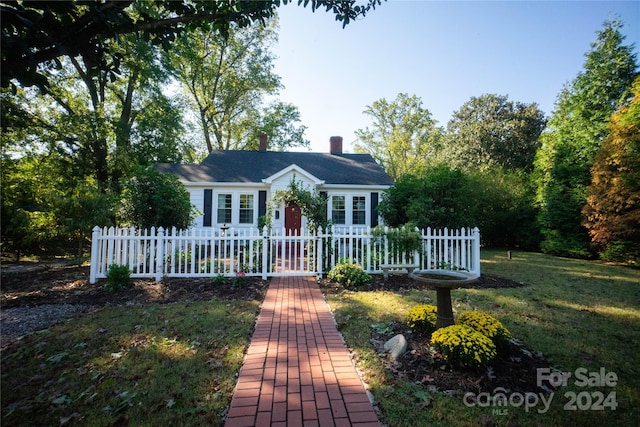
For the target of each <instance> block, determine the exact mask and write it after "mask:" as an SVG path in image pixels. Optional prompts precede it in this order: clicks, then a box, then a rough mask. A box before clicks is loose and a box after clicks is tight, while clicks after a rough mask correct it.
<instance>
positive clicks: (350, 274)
mask: <svg viewBox="0 0 640 427" xmlns="http://www.w3.org/2000/svg"><path fill="white" fill-rule="evenodd" d="M327 278H328V279H329V280H331V281H332V282H336V283H338V284H340V285H342V286H344V287H345V288H360V287H362V286H365V285H366V284H368V283H369V282H371V279H372V277H371V276H369V275H368V274H367V273H365V272H364V270H363V269H362V267H360V266H358V265H356V264H347V263H344V264H337V265H336V266H335V267H333V268H332V269H331V271H329V274H327Z"/></svg>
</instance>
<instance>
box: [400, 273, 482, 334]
mask: <svg viewBox="0 0 640 427" xmlns="http://www.w3.org/2000/svg"><path fill="white" fill-rule="evenodd" d="M409 277H411V278H412V279H414V280H417V281H418V282H424V283H427V284H429V285H431V286H433V287H434V288H436V295H437V299H438V320H437V321H436V329H440V328H444V327H447V326H451V325H453V324H454V321H453V308H452V307H451V289H457V288H465V287H469V286H471V285H473V284H474V283H475V282H477V281H478V276H476V275H475V274H472V273H469V272H467V271H451V270H427V271H421V272H417V273H411V275H410V276H409Z"/></svg>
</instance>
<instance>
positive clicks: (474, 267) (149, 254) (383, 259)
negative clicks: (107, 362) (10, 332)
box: [90, 227, 480, 283]
mask: <svg viewBox="0 0 640 427" xmlns="http://www.w3.org/2000/svg"><path fill="white" fill-rule="evenodd" d="M421 236H422V248H421V250H419V251H412V252H411V253H403V252H399V251H398V250H395V248H394V247H393V246H392V245H391V244H390V243H389V242H388V241H387V240H386V239H385V238H377V237H376V236H374V235H373V233H372V231H371V229H356V228H344V229H337V228H332V229H331V230H328V231H327V232H323V231H322V230H319V231H317V232H310V231H307V230H303V231H302V232H301V233H300V235H293V236H290V235H286V233H285V232H284V230H278V231H273V230H272V231H269V230H267V228H266V227H265V228H264V229H263V230H262V231H260V230H259V229H237V230H234V229H232V228H231V229H225V230H223V229H213V228H212V229H189V230H176V229H175V228H174V229H171V230H164V229H163V228H162V227H160V228H158V229H155V228H151V229H150V230H139V229H135V228H114V227H111V228H106V227H105V228H99V227H95V228H94V229H93V238H92V244H91V273H90V283H96V281H97V280H98V279H101V278H105V277H106V276H107V272H108V269H109V267H110V266H111V265H113V264H117V265H126V266H127V267H129V270H130V271H131V277H148V278H154V279H155V280H156V281H161V280H162V278H163V277H213V276H218V275H223V276H226V277H234V276H237V275H245V276H260V277H262V278H263V279H266V278H267V277H271V276H285V275H318V276H320V277H321V276H322V275H323V273H325V272H328V271H329V270H330V269H331V268H332V267H333V266H335V265H336V264H338V263H341V262H351V263H355V264H358V265H360V266H362V268H363V269H364V270H365V271H366V272H367V273H370V274H378V273H381V272H382V269H381V267H380V266H381V265H386V266H389V265H392V266H393V265H407V264H412V265H416V266H418V270H420V271H426V270H438V269H444V270H464V271H469V272H471V273H474V274H476V275H478V276H479V275H480V232H479V230H478V229H477V228H474V229H469V228H462V229H459V230H448V229H446V228H445V229H441V230H432V229H430V228H427V229H426V230H423V231H422V232H421Z"/></svg>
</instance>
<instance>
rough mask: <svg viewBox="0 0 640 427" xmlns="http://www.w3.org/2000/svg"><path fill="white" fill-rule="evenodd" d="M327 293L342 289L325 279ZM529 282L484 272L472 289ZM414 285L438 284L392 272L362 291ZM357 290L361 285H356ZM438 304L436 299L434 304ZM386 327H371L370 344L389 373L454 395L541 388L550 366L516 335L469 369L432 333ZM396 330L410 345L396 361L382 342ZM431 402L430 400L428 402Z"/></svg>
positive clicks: (396, 325) (397, 325)
mask: <svg viewBox="0 0 640 427" xmlns="http://www.w3.org/2000/svg"><path fill="white" fill-rule="evenodd" d="M320 285H321V287H322V289H323V291H324V292H328V293H336V294H339V293H341V292H344V288H343V287H342V286H340V285H337V284H335V283H332V282H329V281H328V280H322V281H321V284H320ZM523 286H526V285H525V284H523V283H518V282H515V281H513V280H510V279H507V278H504V277H500V276H496V275H484V274H483V275H482V276H481V277H480V279H479V280H478V282H477V283H476V284H474V285H473V286H471V288H472V289H473V288H476V289H482V288H493V289H498V288H517V287H523ZM410 289H420V290H433V291H434V301H435V288H433V287H431V286H429V285H427V284H425V283H423V282H418V281H415V280H412V279H410V278H409V277H408V276H406V275H391V276H389V278H388V279H387V280H384V279H383V278H382V277H381V276H374V280H373V283H372V284H371V285H370V286H367V287H366V288H363V289H361V291H368V292H370V291H390V292H399V293H403V292H407V291H408V290H410ZM355 291H356V292H357V290H355ZM433 304H435V302H434V303H433ZM382 329H384V331H376V330H375V329H373V328H372V331H371V335H372V336H371V345H372V346H373V347H374V348H375V349H376V351H378V353H379V354H380V357H381V358H383V359H384V360H385V362H386V367H387V369H388V370H389V372H390V373H391V374H392V375H393V376H394V377H395V378H397V379H399V380H404V381H410V382H413V383H415V384H420V385H422V386H423V387H425V388H427V390H428V391H431V392H438V393H443V394H447V395H452V396H459V397H462V396H464V394H465V393H475V394H479V393H482V392H487V393H490V394H492V393H494V392H495V390H496V389H499V388H502V389H504V390H498V391H502V392H503V393H512V392H519V393H527V392H531V393H543V392H546V391H548V390H542V389H540V388H539V387H538V386H537V369H538V368H542V367H545V368H548V367H549V366H551V361H550V360H549V359H548V358H547V357H546V356H545V355H544V354H542V353H541V352H537V351H535V350H532V349H530V348H527V347H526V345H525V344H524V343H522V342H520V341H518V340H517V339H513V340H512V341H511V342H510V344H509V345H508V346H506V347H505V348H501V349H500V351H499V352H498V356H497V357H496V359H494V361H493V362H492V363H491V365H490V366H488V367H485V368H478V369H465V368H462V367H460V366H453V365H451V364H449V363H447V362H446V361H445V360H444V359H443V357H442V355H441V354H440V353H439V352H438V351H437V350H436V349H434V348H433V347H432V346H431V343H430V337H425V336H421V335H420V334H417V333H413V332H412V331H411V330H410V329H409V327H408V326H407V325H406V324H405V323H402V322H394V323H392V324H389V325H384V328H382ZM397 334H403V335H404V336H405V338H406V339H407V342H408V344H409V346H408V351H407V353H406V354H405V355H404V356H402V357H400V358H399V359H398V360H397V361H391V360H390V359H389V358H388V356H387V355H386V353H385V351H384V349H383V346H384V343H385V342H386V341H387V340H389V339H390V338H392V337H393V336H395V335H397ZM427 403H428V402H427Z"/></svg>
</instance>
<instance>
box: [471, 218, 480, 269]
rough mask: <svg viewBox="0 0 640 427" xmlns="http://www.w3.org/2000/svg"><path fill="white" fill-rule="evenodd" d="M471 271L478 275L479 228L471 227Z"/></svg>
mask: <svg viewBox="0 0 640 427" xmlns="http://www.w3.org/2000/svg"><path fill="white" fill-rule="evenodd" d="M473 273H474V274H476V275H477V276H478V277H480V230H479V229H478V227H475V228H474V229H473Z"/></svg>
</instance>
